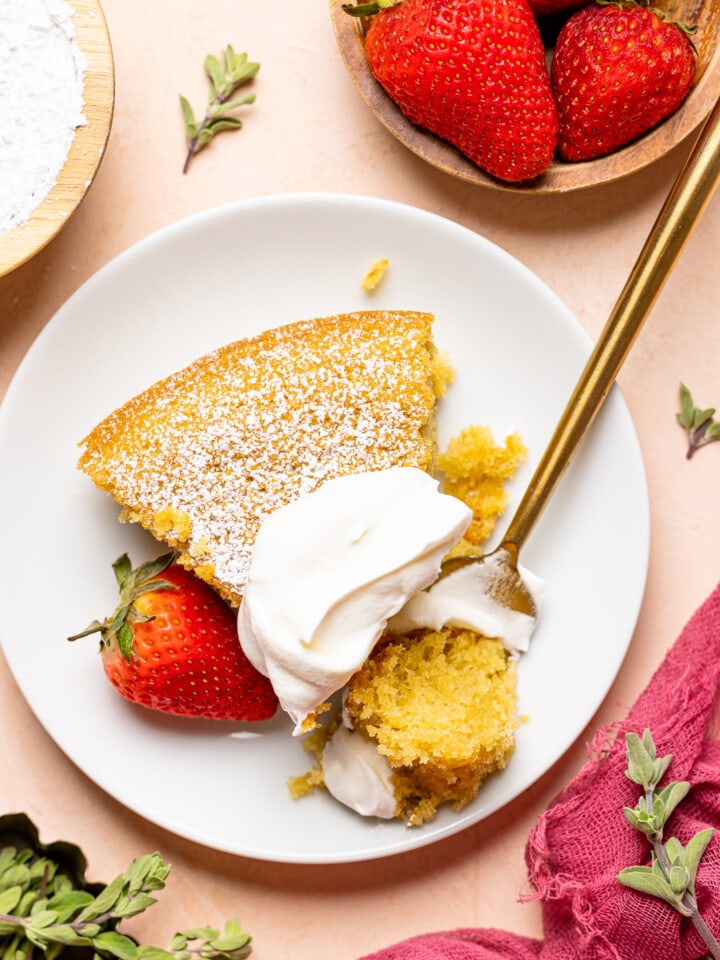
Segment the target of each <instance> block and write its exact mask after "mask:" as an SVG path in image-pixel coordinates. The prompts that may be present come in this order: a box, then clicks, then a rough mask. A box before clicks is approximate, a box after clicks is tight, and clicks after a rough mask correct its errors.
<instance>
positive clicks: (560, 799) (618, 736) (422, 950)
mask: <svg viewBox="0 0 720 960" xmlns="http://www.w3.org/2000/svg"><path fill="white" fill-rule="evenodd" d="M719 682H720V586H718V587H717V588H716V590H715V591H714V592H713V593H712V594H711V596H710V597H709V598H708V599H707V600H706V601H705V603H704V604H703V605H702V606H701V607H700V608H699V609H698V610H697V612H696V613H695V614H694V615H693V617H692V619H691V620H690V621H689V622H688V624H687V625H686V627H685V628H684V630H683V631H682V633H681V634H680V636H679V637H678V639H677V640H676V642H675V643H674V645H673V646H672V648H671V649H670V650H669V652H668V653H667V655H666V657H665V659H664V660H663V662H662V664H661V665H660V667H659V668H658V669H657V671H656V672H655V674H654V676H653V677H652V679H651V680H650V683H649V684H648V686H647V687H646V689H645V690H644V692H643V693H642V694H641V695H640V696H639V697H638V699H637V701H636V703H635V705H634V706H633V707H632V709H631V710H630V712H629V713H628V715H627V717H626V718H625V719H624V720H622V721H620V722H619V723H617V724H613V725H612V726H611V727H605V728H602V729H600V730H599V731H598V733H597V734H596V736H595V738H594V740H593V743H592V745H591V749H590V758H589V760H588V761H587V763H586V764H585V765H584V766H583V767H582V769H581V770H580V772H579V773H578V775H577V776H576V777H575V779H574V780H573V781H572V782H571V783H570V784H569V785H568V786H567V787H566V788H565V789H564V790H563V791H562V793H560V794H559V795H558V796H557V797H556V798H555V799H554V800H553V802H552V803H551V805H550V806H549V807H548V809H547V810H546V811H545V813H544V814H542V816H541V817H540V818H539V819H538V822H537V824H536V826H535V827H534V829H533V830H532V832H531V834H530V837H529V840H528V843H527V847H526V850H525V860H526V863H527V867H528V876H529V880H530V883H531V885H532V887H533V888H534V890H535V891H536V893H535V898H536V899H539V900H541V902H542V911H543V933H544V938H543V939H542V940H535V939H532V938H528V937H521V936H518V935H515V934H512V933H508V932H506V931H503V930H496V929H485V930H472V929H459V930H452V931H448V932H443V933H436V934H425V935H423V936H419V937H414V938H412V939H410V940H405V941H403V942H401V943H398V944H395V945H394V946H391V947H388V948H387V949H384V950H380V951H378V952H377V953H374V954H372V955H371V956H370V957H367V958H365V960H498V958H502V960H538V958H539V960H570V958H572V960H578V958H582V960H658V958H662V960H699V958H702V957H705V956H707V949H706V947H705V945H704V943H703V941H702V939H701V938H700V936H699V935H698V933H697V932H696V930H695V928H694V927H693V925H692V923H691V922H690V921H689V920H687V919H685V918H683V917H681V916H680V914H679V913H677V912H676V911H675V910H673V908H672V907H670V906H669V905H668V904H665V903H664V902H663V901H661V900H658V899H656V898H654V897H650V896H648V895H645V894H642V893H638V892H636V891H633V890H630V889H628V888H627V887H625V886H623V885H622V884H620V883H619V882H618V881H617V879H616V876H617V874H618V873H619V872H620V870H622V869H623V867H626V866H631V865H634V864H640V863H649V861H650V858H649V847H648V844H647V842H646V840H645V838H644V837H643V836H642V835H641V834H640V833H638V831H636V830H634V829H633V828H632V827H631V826H630V825H629V824H628V823H627V822H626V821H625V819H624V817H623V815H622V808H623V807H624V806H629V807H634V806H635V804H636V803H637V799H638V795H639V790H640V788H639V787H638V786H637V785H636V784H634V783H632V782H631V781H630V780H628V779H627V777H626V776H625V769H626V756H625V734H626V733H627V732H630V731H634V732H636V733H638V734H640V735H641V734H642V732H643V730H644V729H645V728H646V727H647V728H649V730H650V731H651V733H652V735H653V738H654V740H655V744H656V746H657V751H658V756H663V755H664V754H667V753H671V754H672V755H673V762H672V764H671V766H670V769H669V771H668V773H667V775H666V777H665V780H664V781H663V782H667V781H668V780H689V781H690V782H691V784H692V789H691V791H690V793H689V794H688V796H687V797H686V798H685V799H684V800H683V801H682V803H681V804H680V806H679V807H678V808H677V810H676V811H675V813H674V814H673V816H672V818H671V820H670V823H669V824H668V826H667V828H666V836H673V835H674V836H676V837H678V839H679V840H680V841H681V842H682V843H683V844H685V843H687V841H688V840H689V839H690V837H691V836H693V834H695V833H696V832H697V831H698V830H702V829H704V828H706V827H715V828H717V827H719V826H720V741H716V740H714V739H713V735H714V734H713V726H714V723H713V706H714V702H715V698H716V693H717V689H718V683H719ZM696 889H697V898H698V903H699V906H700V910H701V912H702V914H703V917H704V919H705V921H706V922H707V924H708V926H709V927H710V929H711V930H713V931H714V932H715V935H716V937H719V938H720V833H718V834H716V835H714V836H713V838H712V840H711V841H710V844H709V846H708V848H707V850H706V851H705V854H704V856H703V859H702V861H701V864H700V869H699V871H698V876H697V883H696Z"/></svg>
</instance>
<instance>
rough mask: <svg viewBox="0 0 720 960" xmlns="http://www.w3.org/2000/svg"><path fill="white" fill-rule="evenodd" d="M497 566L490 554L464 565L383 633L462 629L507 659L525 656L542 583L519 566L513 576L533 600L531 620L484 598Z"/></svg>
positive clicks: (411, 603)
mask: <svg viewBox="0 0 720 960" xmlns="http://www.w3.org/2000/svg"><path fill="white" fill-rule="evenodd" d="M499 563H502V560H501V558H500V557H499V556H498V555H497V554H492V553H491V554H488V555H487V556H486V557H485V558H484V559H483V560H482V562H479V563H469V564H467V565H466V566H464V567H460V568H459V569H458V570H454V571H453V572H452V573H449V574H447V576H445V577H443V578H442V579H441V580H438V581H437V582H436V583H434V584H433V585H432V586H431V587H430V588H429V589H427V590H423V591H421V592H420V593H417V594H415V596H414V597H411V598H410V599H409V600H408V602H407V603H406V604H405V606H404V607H403V608H402V610H400V612H399V613H398V614H396V616H394V617H392V619H391V620H390V621H389V622H388V629H389V630H393V631H394V632H395V633H407V631H409V630H417V629H419V628H420V627H426V628H428V629H432V630H440V629H441V628H442V627H444V626H452V627H464V628H467V629H470V630H474V631H475V632H476V633H480V634H482V636H483V637H493V638H496V639H498V640H501V641H502V644H503V646H504V647H505V649H506V650H508V651H509V652H510V653H512V654H518V653H525V652H526V651H527V649H528V647H529V645H530V637H531V636H532V634H533V631H534V630H535V626H536V624H537V611H538V610H539V609H540V605H541V603H542V600H543V597H544V593H545V588H544V582H543V580H542V579H541V578H540V577H538V576H537V575H536V574H534V573H533V572H532V571H531V570H528V569H527V567H523V566H522V565H521V564H518V573H519V574H520V577H521V579H522V581H523V583H524V584H525V586H526V587H527V589H528V592H529V593H530V596H531V597H532V599H533V602H534V604H535V611H536V615H535V616H530V615H529V614H526V613H520V612H519V611H518V610H512V609H510V607H508V606H506V605H505V604H503V603H499V602H498V601H497V600H495V599H494V598H493V597H492V596H491V595H490V593H489V592H488V585H489V584H490V583H491V582H492V581H493V579H494V578H495V576H496V566H497V565H498V564H499Z"/></svg>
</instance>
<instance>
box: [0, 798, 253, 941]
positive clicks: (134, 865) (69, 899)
mask: <svg viewBox="0 0 720 960" xmlns="http://www.w3.org/2000/svg"><path fill="white" fill-rule="evenodd" d="M85 869H86V863H85V858H84V856H83V854H82V851H81V850H80V849H79V847H76V846H75V845H74V844H70V843H66V842H64V841H59V842H58V843H55V844H50V845H49V846H45V845H43V844H41V843H40V840H39V836H38V832H37V828H36V827H35V825H34V824H33V823H32V821H31V820H30V819H29V818H28V817H27V816H26V815H25V814H8V815H6V816H3V817H0V960H31V958H32V957H33V955H35V954H37V951H41V952H42V953H43V954H44V955H45V957H47V958H48V960H58V958H61V957H63V956H64V955H66V956H67V957H68V958H70V957H72V958H73V960H85V958H87V960H101V958H116V960H194V958H201V960H242V958H244V957H247V955H248V954H249V953H250V936H249V935H248V934H247V933H244V932H243V930H242V928H241V926H240V923H239V922H238V921H237V920H230V921H228V922H227V923H226V924H225V928H224V930H223V931H222V932H221V931H220V930H216V929H214V928H212V927H198V928H194V929H190V930H181V931H179V932H178V933H176V934H175V935H174V937H173V938H172V940H171V943H170V946H169V948H168V949H167V950H164V949H162V948H160V947H154V946H150V945H146V944H138V943H137V942H136V941H135V940H134V939H133V938H132V937H130V936H127V935H126V934H124V933H121V932H120V931H119V930H118V925H119V923H120V922H121V921H122V920H126V919H128V918H130V917H134V916H137V914H139V913H142V912H143V911H145V910H147V908H148V907H150V906H152V905H153V904H154V903H156V899H155V897H154V896H153V894H155V893H156V892H158V891H160V890H162V889H163V888H164V887H165V881H166V879H167V876H168V874H169V873H170V867H169V866H168V865H166V864H165V863H164V862H163V859H162V857H161V856H160V854H158V853H152V854H149V855H147V856H144V857H139V858H138V859H135V860H133V861H132V862H131V864H130V866H129V867H128V868H127V870H125V872H124V873H122V874H120V875H119V876H117V877H116V878H115V879H114V880H113V881H112V882H111V883H109V884H107V885H104V884H92V883H88V882H87V881H86V880H85Z"/></svg>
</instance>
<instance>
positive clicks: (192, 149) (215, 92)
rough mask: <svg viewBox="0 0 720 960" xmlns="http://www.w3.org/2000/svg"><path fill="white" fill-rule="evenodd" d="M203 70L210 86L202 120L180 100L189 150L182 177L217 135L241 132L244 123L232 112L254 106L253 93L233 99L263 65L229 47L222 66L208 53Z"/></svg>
mask: <svg viewBox="0 0 720 960" xmlns="http://www.w3.org/2000/svg"><path fill="white" fill-rule="evenodd" d="M203 66H204V68H205V72H206V73H207V76H208V81H209V83H210V93H209V95H208V102H207V107H206V109H205V116H204V117H203V118H202V120H200V121H198V120H196V119H195V113H194V111H193V108H192V107H191V106H190V103H189V101H188V99H187V98H186V97H184V96H182V95H181V96H180V106H181V108H182V113H183V119H184V121H185V139H186V140H187V146H188V149H187V155H186V157H185V163H184V165H183V173H187V171H188V168H189V166H190V161H191V160H192V158H193V157H194V156H195V154H196V153H199V152H200V150H202V149H203V147H206V146H207V145H208V143H210V141H211V140H212V138H213V137H214V136H215V135H216V134H218V133H221V132H222V131H223V130H239V129H240V128H241V127H242V125H243V123H242V120H241V119H240V118H239V117H235V116H231V115H230V111H232V110H235V109H236V108H237V107H242V106H245V105H246V104H249V103H254V102H255V94H254V93H248V94H246V95H245V96H244V97H240V98H239V99H237V100H232V101H230V97H231V96H232V95H233V93H234V92H235V91H236V90H237V89H238V87H242V86H243V85H244V84H246V83H249V82H250V81H251V80H252V79H253V77H254V76H255V74H256V73H257V72H258V70H259V69H260V64H259V63H253V62H252V61H250V60H248V55H247V54H246V53H235V50H234V49H233V47H232V45H231V44H228V45H227V47H226V48H225V50H224V51H223V54H222V63H221V62H220V60H218V58H217V57H216V56H214V55H213V54H212V53H209V54H208V55H207V57H205V63H204V65H203Z"/></svg>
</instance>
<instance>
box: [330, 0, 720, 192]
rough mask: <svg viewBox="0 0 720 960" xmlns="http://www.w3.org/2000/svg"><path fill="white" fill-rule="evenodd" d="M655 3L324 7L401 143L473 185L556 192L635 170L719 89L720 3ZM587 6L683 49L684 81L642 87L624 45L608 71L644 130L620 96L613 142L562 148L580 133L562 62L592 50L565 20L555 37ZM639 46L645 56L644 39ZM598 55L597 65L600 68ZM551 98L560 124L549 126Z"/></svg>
mask: <svg viewBox="0 0 720 960" xmlns="http://www.w3.org/2000/svg"><path fill="white" fill-rule="evenodd" d="M658 2H659V3H662V4H663V9H662V10H657V11H656V10H654V9H653V10H650V9H646V0H599V2H598V0H374V2H370V3H366V2H357V3H347V2H343V0H330V5H331V13H332V17H333V24H334V27H335V33H336V37H337V41H338V46H339V49H340V51H341V54H342V56H343V59H344V61H345V65H346V67H347V69H348V71H349V73H350V75H351V77H352V79H353V80H354V82H355V84H356V86H357V88H358V90H359V91H360V93H361V95H362V96H363V98H364V99H365V101H366V102H367V104H368V105H369V106H370V107H371V109H372V110H373V112H374V113H375V115H376V116H377V117H378V119H379V120H380V121H381V122H382V123H383V124H384V125H385V126H386V127H387V129H388V130H389V131H390V132H391V133H392V134H394V136H396V137H397V138H398V139H399V140H400V141H401V142H402V143H403V144H404V145H405V146H407V147H408V148H409V149H410V150H412V151H413V152H414V153H415V154H417V155H418V156H420V157H422V158H423V159H424V160H426V161H428V162H429V163H431V164H432V165H433V166H436V167H438V168H439V169H441V170H444V171H445V172H447V173H450V174H452V175H453V176H456V177H459V178H460V179H463V180H465V181H468V182H470V183H474V184H482V185H485V186H490V187H492V188H494V189H501V190H515V191H523V192H534V193H543V192H547V193H552V192H564V191H568V190H574V189H577V188H580V187H586V186H592V185H596V184H599V183H604V182H607V181H610V180H615V179H617V178H619V177H622V176H625V175H626V174H628V173H632V172H633V171H636V170H640V169H642V168H643V167H645V166H646V165H647V164H649V163H651V162H652V161H654V160H656V159H657V158H658V157H660V156H662V155H664V154H665V153H667V152H668V151H669V150H670V149H672V148H673V147H674V146H676V145H677V144H678V143H680V142H681V141H682V140H683V139H684V138H685V137H687V136H688V135H689V134H690V133H692V132H693V131H694V130H695V129H696V128H697V127H698V126H699V124H700V123H701V121H702V120H703V119H704V118H705V116H706V115H707V114H708V113H709V111H710V109H711V107H712V106H713V104H714V103H715V100H716V99H717V97H718V96H719V95H720V69H719V67H720V53H719V51H718V44H717V37H718V21H719V20H720V8H718V5H717V4H716V3H713V2H712V0H658ZM403 8H404V11H403ZM596 8H597V10H599V11H608V10H612V11H615V13H614V14H610V16H615V15H620V14H621V15H622V17H624V18H626V19H628V20H630V21H633V20H634V21H637V23H639V22H640V21H641V19H642V21H643V22H651V23H653V25H654V27H656V28H657V29H653V40H652V44H651V46H652V47H653V48H654V50H655V53H654V54H653V56H655V55H656V54H657V55H659V56H663V55H664V52H667V51H668V50H674V49H675V48H676V47H679V48H681V50H682V57H683V59H684V61H685V62H684V66H683V69H682V71H681V73H682V76H681V77H680V78H679V79H677V78H676V75H675V73H674V72H673V73H672V76H668V73H667V72H664V73H662V75H661V78H660V89H657V87H656V88H653V89H652V90H651V89H649V88H646V87H645V86H643V83H642V80H643V77H644V76H645V75H644V74H643V72H642V71H640V73H639V74H638V75H636V79H635V81H634V79H633V73H634V71H635V68H636V67H637V65H638V58H637V56H636V57H635V58H634V59H633V57H632V55H630V54H628V57H627V60H624V57H625V53H626V52H627V51H621V52H620V55H619V57H618V59H619V61H620V63H623V62H624V63H625V66H624V67H622V66H621V67H620V68H619V69H618V67H617V65H615V66H613V67H612V69H614V71H615V72H614V74H613V77H612V83H613V84H615V82H616V81H617V80H618V79H619V80H622V82H623V86H622V87H621V88H620V92H619V93H618V90H617V89H616V90H615V91H614V93H615V95H616V96H617V97H627V98H628V102H629V101H630V100H632V101H633V104H634V103H636V102H637V101H638V100H639V101H641V102H643V107H642V109H641V110H640V111H637V110H635V112H636V113H641V114H643V115H644V118H645V119H647V120H648V123H647V124H646V125H645V127H644V128H643V129H640V127H639V125H638V124H635V125H634V126H633V125H631V124H625V123H623V122H621V120H620V116H621V114H620V108H619V109H618V111H617V114H616V117H615V119H613V118H611V119H610V123H611V126H612V130H611V134H612V135H611V136H609V137H605V138H604V139H605V140H606V142H607V143H608V144H612V145H611V146H610V147H609V148H608V149H607V150H605V149H603V150H600V151H594V152H592V155H591V154H590V151H587V152H586V154H583V153H582V152H578V153H576V154H574V155H571V154H570V153H568V152H567V151H566V150H564V149H563V148H562V147H561V146H560V143H561V139H562V142H569V140H570V139H573V137H574V136H575V137H576V138H577V139H583V138H585V137H586V132H585V130H583V129H582V125H581V117H580V110H579V109H578V108H577V107H569V106H568V97H566V96H565V95H564V93H563V90H564V89H568V88H570V87H572V77H571V74H570V73H569V67H568V64H569V63H572V62H573V61H574V59H575V57H576V56H578V57H580V58H582V56H587V55H588V38H587V37H585V36H583V35H582V31H580V30H577V31H574V32H573V31H570V30H568V31H566V32H565V34H564V35H563V39H562V47H561V41H560V39H559V36H558V35H559V34H560V35H562V30H563V28H564V26H565V25H566V24H569V22H570V21H571V20H573V18H581V17H584V16H586V12H589V11H593V15H597V14H595V9H596ZM605 15H606V16H607V14H605ZM690 37H691V38H692V42H691V40H690ZM556 44H557V48H558V52H559V51H561V50H564V52H563V53H562V58H561V62H562V63H563V64H564V67H563V70H562V72H563V73H564V75H565V79H564V81H563V80H561V79H560V76H559V74H560V70H559V68H557V67H554V66H553V64H554V59H555V56H556V55H557V54H556ZM538 48H539V49H540V56H538ZM593 49H594V48H593ZM640 49H641V50H642V54H641V56H640V60H641V61H642V59H643V57H644V56H645V55H646V54H648V51H649V49H650V48H649V47H645V48H644V49H643V48H640ZM688 54H689V56H688ZM590 56H592V54H591V55H590ZM606 66H607V64H606V63H600V64H599V65H598V68H597V69H598V73H600V72H601V71H602V70H603V69H605V68H606ZM587 69H589V67H588V68H587ZM551 72H552V73H553V82H552V85H551V84H550V74H551ZM638 79H639V81H640V82H636V80H638ZM633 83H634V84H635V86H634V89H633ZM548 87H549V88H550V99H549V100H548V97H547V89H548ZM611 96H612V94H611ZM573 97H574V94H573V93H572V92H571V94H570V97H569V99H573ZM659 104H662V108H660V107H659V106H658V105H659ZM666 108H667V109H666ZM553 109H554V110H556V111H557V112H558V113H559V125H558V130H559V131H560V135H557V134H556V133H553ZM633 109H635V108H634V106H633ZM590 122H591V124H592V119H591V121H590ZM602 122H605V123H607V122H608V117H607V115H605V116H603V117H602ZM576 131H577V132H576ZM550 143H552V145H551V146H549V144H550ZM503 147H504V149H503Z"/></svg>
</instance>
